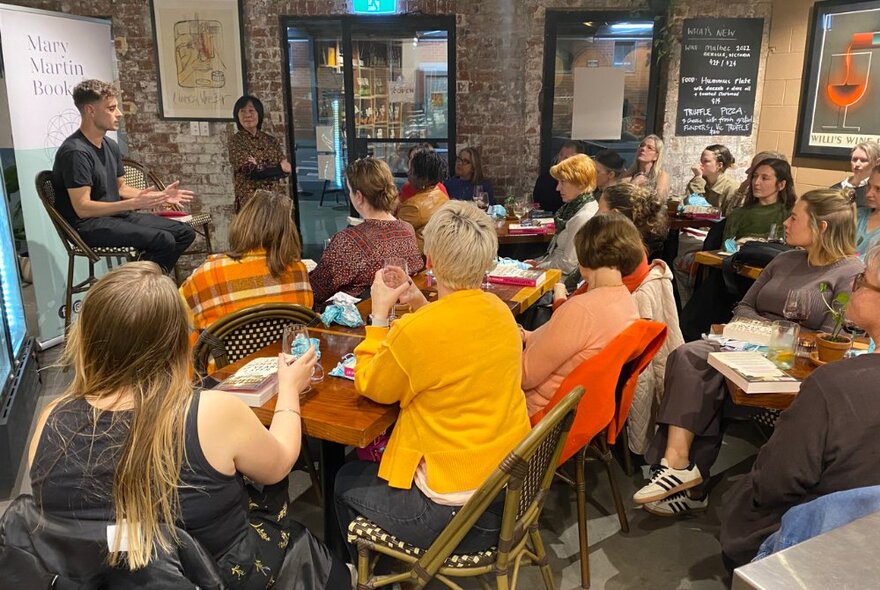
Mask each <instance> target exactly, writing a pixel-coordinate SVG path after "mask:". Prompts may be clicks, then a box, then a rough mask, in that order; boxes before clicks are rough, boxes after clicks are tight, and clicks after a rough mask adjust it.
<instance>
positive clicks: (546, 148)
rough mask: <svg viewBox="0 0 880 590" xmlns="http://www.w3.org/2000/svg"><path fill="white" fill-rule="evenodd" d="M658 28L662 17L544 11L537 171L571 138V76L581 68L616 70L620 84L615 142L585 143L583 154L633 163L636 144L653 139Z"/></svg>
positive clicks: (572, 85)
mask: <svg viewBox="0 0 880 590" xmlns="http://www.w3.org/2000/svg"><path fill="white" fill-rule="evenodd" d="M662 24H663V17H662V16H660V15H653V14H642V15H639V14H635V13H631V12H569V11H565V12H563V11H552V10H550V11H547V18H546V34H545V37H544V38H545V39H546V44H547V46H546V47H545V53H544V85H543V102H542V113H543V114H542V120H541V167H542V170H546V169H547V168H548V167H549V166H550V164H551V162H552V159H553V158H554V157H555V156H556V154H557V153H558V152H559V148H560V147H561V146H562V144H563V142H565V141H567V140H569V139H571V137H572V120H573V114H574V112H573V111H574V99H575V97H574V93H575V92H574V89H575V82H574V80H575V72H576V71H577V70H579V69H583V68H615V69H618V70H623V78H624V91H623V103H622V104H621V113H622V120H621V126H620V130H619V133H617V134H615V136H616V137H619V139H608V138H603V139H601V140H584V141H581V143H582V144H583V147H584V150H583V151H585V152H586V153H587V154H590V155H592V154H595V153H597V152H598V151H600V150H603V149H613V150H616V151H617V152H618V153H620V155H621V156H623V157H624V159H625V160H626V161H627V163H628V164H631V163H632V161H633V160H634V159H635V152H636V150H637V149H638V145H639V142H640V141H641V139H642V138H643V137H644V136H645V135H648V134H651V133H654V123H655V114H656V106H657V86H658V82H657V80H658V73H659V67H658V64H657V58H656V52H655V51H654V37H655V34H656V32H657V31H658V30H659V29H660V28H661V26H662ZM575 139H577V138H575Z"/></svg>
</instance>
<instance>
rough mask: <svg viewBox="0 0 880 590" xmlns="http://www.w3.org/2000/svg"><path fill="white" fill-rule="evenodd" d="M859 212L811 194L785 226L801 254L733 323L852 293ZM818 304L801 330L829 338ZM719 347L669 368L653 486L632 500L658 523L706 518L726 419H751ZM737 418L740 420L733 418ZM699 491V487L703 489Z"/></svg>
mask: <svg viewBox="0 0 880 590" xmlns="http://www.w3.org/2000/svg"><path fill="white" fill-rule="evenodd" d="M855 228H856V226H855V206H854V205H853V199H852V197H851V196H849V195H848V194H844V193H842V192H841V191H839V190H833V189H822V190H815V191H810V192H808V193H806V194H805V195H804V196H802V197H801V198H800V199H798V201H797V203H796V204H795V206H794V209H793V210H792V212H791V216H790V217H789V218H788V219H787V220H786V221H785V239H786V241H787V242H788V245H789V246H794V247H795V248H797V249H796V250H790V251H788V252H783V253H782V254H779V255H778V256H777V257H776V258H774V259H773V261H772V262H770V264H768V265H767V267H766V268H765V269H764V270H763V272H761V275H760V276H759V277H758V279H757V280H756V281H755V284H754V285H752V288H751V289H749V291H748V292H747V293H746V295H745V297H743V300H742V301H741V302H740V304H739V305H738V306H737V307H736V309H734V311H733V315H734V317H743V318H749V319H755V320H768V321H774V320H781V319H784V318H783V312H782V310H783V306H784V304H785V300H786V297H787V296H788V292H789V291H790V290H792V289H808V290H810V291H813V292H815V293H818V292H819V283H821V282H824V283H827V284H828V285H829V287H830V289H829V290H830V291H831V292H830V293H829V294H827V295H826V297H828V298H829V299H831V298H833V297H835V296H837V295H838V294H839V293H849V292H850V291H851V290H852V283H853V277H854V276H856V275H857V274H858V273H860V272H861V271H862V270H863V269H864V265H863V264H862V262H861V261H860V260H859V258H858V256H856V255H855V254H856V248H855ZM826 311H827V310H826V307H825V304H824V303H823V302H822V301H821V300H820V299H819V298H818V297H816V298H815V299H814V301H812V307H811V309H810V313H809V316H808V317H807V319H806V320H804V321H803V322H802V324H801V325H802V326H803V327H804V328H806V329H809V330H826V331H828V330H829V328H830V327H831V324H832V320H831V318H830V316H829V314H827V313H826ZM717 351H718V347H717V345H715V344H713V343H710V342H708V341H705V340H695V341H693V342H688V343H687V344H685V345H683V346H680V347H678V348H677V349H675V351H673V352H672V354H670V355H669V359H668V361H667V363H666V380H665V392H666V393H665V395H664V397H663V401H662V402H661V403H660V409H659V411H658V413H657V424H658V430H657V432H656V434H655V435H654V438H653V439H652V441H651V445H650V447H649V449H648V451H647V452H646V453H645V459H646V460H647V461H649V462H650V463H652V464H654V466H653V467H652V469H651V480H650V482H649V483H648V484H647V485H646V486H644V487H643V488H642V489H640V490H639V491H638V492H636V493H635V495H634V496H633V500H634V501H635V503H636V504H642V505H644V507H645V510H647V511H648V512H651V513H652V514H656V515H659V516H675V515H678V514H682V513H685V512H690V511H694V510H704V509H705V508H706V506H707V504H708V497H707V489H706V486H700V484H701V483H703V482H704V481H707V480H708V479H709V468H710V467H711V466H712V464H713V463H714V462H715V459H716V457H717V456H718V451H719V449H720V448H721V440H722V438H723V436H724V430H723V428H722V422H723V420H724V419H725V418H731V417H736V416H737V415H739V416H740V417H746V416H748V415H749V414H748V408H739V407H736V408H730V407H729V406H726V405H725V401H726V399H727V385H726V383H725V381H724V376H723V375H722V374H721V373H719V372H718V371H716V370H715V369H714V368H712V367H710V366H709V363H708V356H709V353H710V352H717ZM734 413H735V414H736V415H734ZM698 486H699V487H698Z"/></svg>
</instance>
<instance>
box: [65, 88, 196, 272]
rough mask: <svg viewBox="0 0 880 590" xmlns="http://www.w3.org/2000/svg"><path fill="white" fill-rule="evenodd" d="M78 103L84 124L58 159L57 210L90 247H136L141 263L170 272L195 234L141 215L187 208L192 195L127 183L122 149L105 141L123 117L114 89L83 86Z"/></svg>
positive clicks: (170, 222) (173, 222) (78, 90)
mask: <svg viewBox="0 0 880 590" xmlns="http://www.w3.org/2000/svg"><path fill="white" fill-rule="evenodd" d="M73 104H74V105H76V108H77V109H78V110H79V112H80V115H81V116H82V122H81V123H80V127H79V129H78V130H77V131H76V133H74V134H73V135H71V136H70V137H68V138H67V139H65V140H64V143H62V144H61V147H59V148H58V152H57V153H56V154H55V165H54V166H53V168H52V184H53V187H54V189H55V207H56V209H58V212H59V213H60V214H61V215H62V216H63V217H64V218H65V219H66V220H67V221H68V222H69V223H70V224H71V225H72V226H73V227H74V229H76V231H77V232H78V233H79V235H80V237H82V239H83V241H85V243H86V244H88V245H89V246H96V247H98V246H105V247H132V248H137V249H138V250H141V251H142V254H141V260H150V261H152V262H155V263H156V264H158V265H159V266H160V267H162V270H164V271H165V272H166V273H167V272H170V271H171V270H172V269H173V268H174V265H175V263H176V262H177V259H178V258H179V257H180V255H181V254H183V252H184V251H185V250H186V249H187V248H188V247H189V245H190V244H192V242H193V240H195V237H196V234H195V231H194V230H193V229H192V228H191V227H189V226H188V225H187V224H185V223H181V222H179V221H176V220H173V219H165V218H164V217H160V216H158V215H149V214H144V213H136V211H138V210H150V209H154V208H156V207H159V206H160V205H165V204H169V205H178V204H181V203H188V202H190V201H191V200H192V199H193V193H192V192H191V191H187V190H183V189H180V188H178V186H177V185H178V182H173V183H171V184H170V185H168V186H167V187H166V188H165V190H163V191H157V190H150V189H147V190H144V191H138V190H136V189H134V188H132V187H130V186H128V185H127V184H125V170H124V169H123V167H122V158H121V156H120V153H119V146H118V145H117V143H116V142H115V141H113V140H112V139H110V138H108V137H106V134H107V132H108V131H116V130H117V129H119V120H120V119H121V118H122V111H120V110H119V103H118V100H117V96H116V90H115V89H114V88H113V86H111V85H110V84H108V83H106V82H102V81H100V80H85V81H83V82H80V83H79V84H77V86H76V87H75V88H74V89H73Z"/></svg>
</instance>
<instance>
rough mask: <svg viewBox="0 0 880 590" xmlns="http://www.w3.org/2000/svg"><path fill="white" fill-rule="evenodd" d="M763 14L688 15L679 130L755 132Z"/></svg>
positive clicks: (688, 132) (693, 132)
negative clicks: (725, 16)
mask: <svg viewBox="0 0 880 590" xmlns="http://www.w3.org/2000/svg"><path fill="white" fill-rule="evenodd" d="M763 31H764V19H762V18H689V19H685V21H684V26H683V29H682V33H683V34H682V41H681V78H680V79H679V84H678V113H677V114H678V117H677V122H676V126H675V133H676V135H751V133H752V124H753V120H754V115H755V84H756V82H757V78H758V62H759V60H760V59H761V37H762V35H763Z"/></svg>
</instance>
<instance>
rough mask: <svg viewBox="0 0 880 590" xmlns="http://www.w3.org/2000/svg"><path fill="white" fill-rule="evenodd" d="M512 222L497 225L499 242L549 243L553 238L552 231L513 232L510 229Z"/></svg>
mask: <svg viewBox="0 0 880 590" xmlns="http://www.w3.org/2000/svg"><path fill="white" fill-rule="evenodd" d="M511 223H513V221H505V222H504V225H502V226H501V227H498V226H496V227H495V231H496V232H497V234H498V243H499V244H547V243H550V242H551V241H552V240H553V235H554V234H552V233H540V234H511V233H510V231H509V230H510V224H511Z"/></svg>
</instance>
